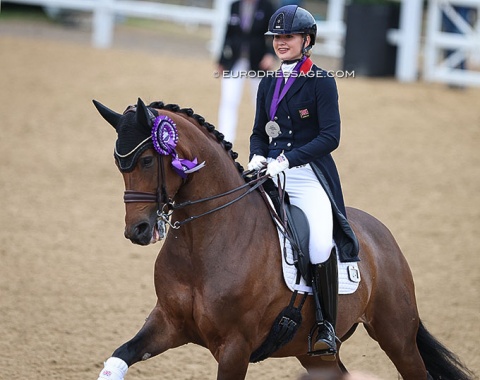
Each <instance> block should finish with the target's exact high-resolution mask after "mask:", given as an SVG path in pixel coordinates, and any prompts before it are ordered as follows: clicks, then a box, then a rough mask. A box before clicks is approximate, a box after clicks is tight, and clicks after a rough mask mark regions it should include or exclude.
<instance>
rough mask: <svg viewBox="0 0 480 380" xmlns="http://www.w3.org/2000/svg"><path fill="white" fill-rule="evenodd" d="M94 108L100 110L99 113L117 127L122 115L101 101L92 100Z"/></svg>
mask: <svg viewBox="0 0 480 380" xmlns="http://www.w3.org/2000/svg"><path fill="white" fill-rule="evenodd" d="M92 101H93V104H94V105H95V108H96V109H97V110H98V112H100V115H102V117H103V118H104V119H105V120H106V121H107V122H108V123H109V124H110V125H111V126H112V127H113V128H115V129H117V125H118V122H119V121H120V118H121V117H122V115H120V114H119V113H116V112H115V111H112V110H111V109H110V108H107V107H105V106H104V105H103V104H102V103H100V102H97V101H96V100H95V99H94V100H92Z"/></svg>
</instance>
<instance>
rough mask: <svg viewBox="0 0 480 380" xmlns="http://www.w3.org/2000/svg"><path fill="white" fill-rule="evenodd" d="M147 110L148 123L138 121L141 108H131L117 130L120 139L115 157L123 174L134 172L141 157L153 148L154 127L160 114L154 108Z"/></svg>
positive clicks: (126, 111)
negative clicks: (154, 121) (154, 122)
mask: <svg viewBox="0 0 480 380" xmlns="http://www.w3.org/2000/svg"><path fill="white" fill-rule="evenodd" d="M145 108H146V110H147V112H148V119H147V123H145V122H143V123H139V121H138V119H139V117H137V116H138V115H137V112H142V111H143V110H142V109H141V108H140V109H138V108H137V107H136V106H129V107H128V108H127V109H126V110H125V112H124V113H123V116H122V117H121V118H120V122H119V123H118V125H117V126H116V128H115V129H116V130H117V134H118V138H117V141H116V143H115V151H114V156H115V160H116V161H117V163H118V167H119V169H120V171H122V172H130V171H132V170H133V169H134V168H135V165H136V164H137V160H138V158H139V157H140V155H141V154H142V153H143V152H144V151H145V150H147V149H149V148H153V142H152V125H153V119H155V117H156V116H158V112H157V111H156V110H155V109H152V108H147V107H145Z"/></svg>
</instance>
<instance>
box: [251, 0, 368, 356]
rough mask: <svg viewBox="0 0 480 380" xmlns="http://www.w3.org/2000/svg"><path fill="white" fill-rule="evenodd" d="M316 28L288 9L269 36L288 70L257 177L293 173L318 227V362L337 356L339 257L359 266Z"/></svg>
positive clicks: (267, 88) (302, 13) (283, 71)
mask: <svg viewBox="0 0 480 380" xmlns="http://www.w3.org/2000/svg"><path fill="white" fill-rule="evenodd" d="M316 32H317V27H316V21H315V19H314V18H313V16H312V15H311V14H310V13H309V12H308V11H307V10H305V9H303V8H301V7H298V6H296V5H287V6H284V7H281V8H280V9H278V10H277V11H276V12H275V13H274V14H273V16H272V17H271V19H270V22H269V27H268V32H267V33H266V34H267V35H273V36H274V40H273V47H274V50H275V53H276V55H277V57H278V58H279V59H280V60H281V61H282V64H281V66H280V70H279V71H277V72H275V75H269V76H266V77H265V78H263V79H262V81H261V82H260V85H259V88H258V93H257V106H256V114H255V122H254V126H253V131H252V134H251V136H250V162H249V164H248V169H249V170H261V169H262V168H264V167H265V166H266V174H268V175H270V176H271V177H272V178H273V179H274V180H276V181H278V180H279V179H278V178H277V175H278V174H280V173H282V172H284V173H285V178H286V182H285V189H286V191H287V192H288V194H289V199H290V203H292V204H293V205H296V206H298V207H299V208H300V209H302V211H303V212H304V213H305V215H306V217H307V219H308V221H309V224H310V230H311V233H310V242H309V250H310V261H311V264H312V265H311V268H312V279H313V280H312V289H313V294H314V298H315V304H316V320H317V325H316V326H315V327H316V329H315V330H314V331H317V336H316V338H315V339H311V341H312V343H311V347H310V348H309V353H310V354H311V355H334V354H336V351H337V348H336V336H335V322H336V315H337V293H338V275H337V250H338V255H339V257H340V259H341V260H342V261H358V260H359V259H358V241H357V240H356V237H355V234H354V233H353V231H352V229H351V228H350V225H349V223H348V221H347V219H346V211H345V204H344V200H343V194H342V188H341V184H340V177H339V175H338V172H337V168H336V165H335V162H334V160H333V158H332V155H331V152H333V151H334V150H335V149H336V148H337V147H338V145H339V142H340V113H339V107H338V93H337V87H336V83H335V79H334V78H333V77H332V76H331V75H330V73H328V72H326V71H325V70H322V69H320V68H319V67H317V66H315V65H314V64H313V62H312V60H311V59H310V52H311V48H312V47H313V45H314V44H315V38H316Z"/></svg>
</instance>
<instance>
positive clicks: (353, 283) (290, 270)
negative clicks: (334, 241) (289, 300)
mask: <svg viewBox="0 0 480 380" xmlns="http://www.w3.org/2000/svg"><path fill="white" fill-rule="evenodd" d="M278 235H279V238H280V247H283V246H284V244H283V240H284V239H283V235H282V233H281V232H280V231H278ZM285 250H286V252H285V254H284V253H283V252H282V269H283V278H284V279H285V283H286V284H287V286H288V288H289V289H290V290H291V291H292V292H293V291H294V290H298V292H299V293H309V294H312V288H311V287H310V286H307V284H306V282H305V280H304V278H303V277H301V278H300V283H299V284H295V282H296V279H297V268H296V267H295V265H293V252H292V247H291V245H290V242H289V241H288V240H287V241H286V244H285ZM282 251H283V248H282ZM337 260H338V257H337ZM359 283H360V270H359V269H358V263H357V262H353V263H342V262H340V261H338V294H351V293H354V292H355V291H356V290H357V288H358V285H359Z"/></svg>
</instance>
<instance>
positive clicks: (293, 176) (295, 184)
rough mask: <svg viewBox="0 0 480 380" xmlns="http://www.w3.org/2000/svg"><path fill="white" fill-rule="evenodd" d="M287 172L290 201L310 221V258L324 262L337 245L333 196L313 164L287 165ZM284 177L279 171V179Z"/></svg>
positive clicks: (317, 261) (315, 261)
mask: <svg viewBox="0 0 480 380" xmlns="http://www.w3.org/2000/svg"><path fill="white" fill-rule="evenodd" d="M285 175H286V183H285V188H286V191H287V192H288V195H289V196H290V203H291V204H293V205H295V206H297V207H299V208H300V209H301V210H302V211H303V212H304V213H305V215H306V217H307V219H308V223H309V225H310V244H309V248H310V261H311V262H312V264H320V263H323V262H325V261H326V260H328V258H329V257H330V252H331V251H332V248H333V247H334V241H333V215H332V205H331V203H330V199H329V198H328V196H327V193H326V192H325V190H324V189H323V187H322V185H321V184H320V182H318V179H317V177H316V176H315V173H314V172H313V170H312V168H311V167H310V165H305V166H301V167H295V168H291V169H287V170H285ZM282 178H283V175H280V180H282ZM274 181H275V182H276V181H277V179H276V178H274Z"/></svg>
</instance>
